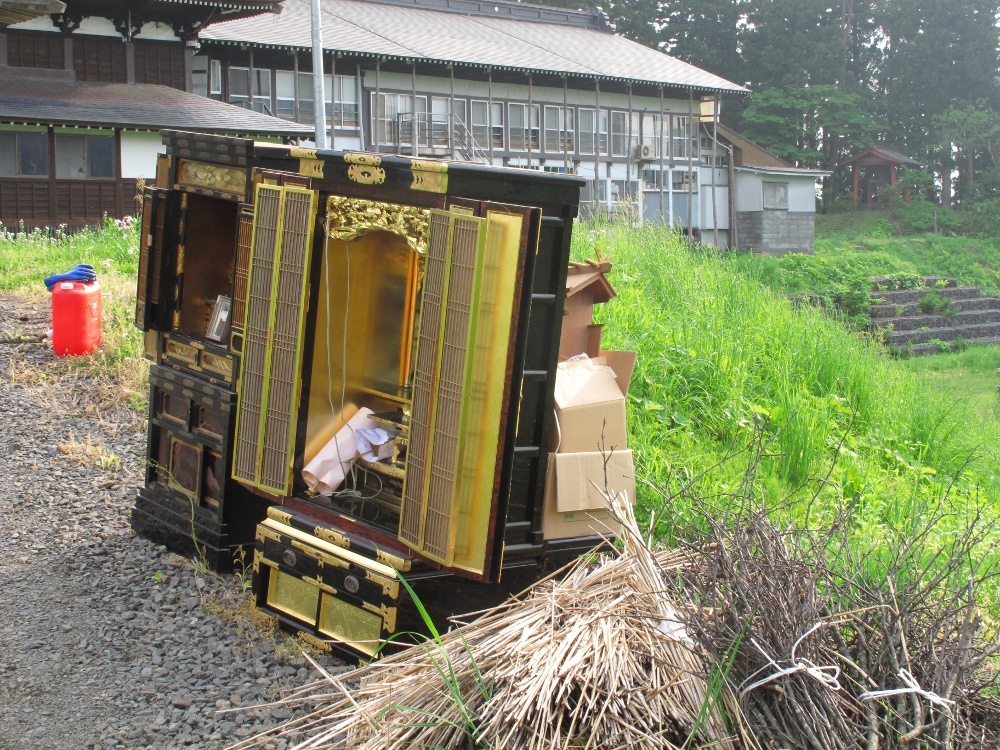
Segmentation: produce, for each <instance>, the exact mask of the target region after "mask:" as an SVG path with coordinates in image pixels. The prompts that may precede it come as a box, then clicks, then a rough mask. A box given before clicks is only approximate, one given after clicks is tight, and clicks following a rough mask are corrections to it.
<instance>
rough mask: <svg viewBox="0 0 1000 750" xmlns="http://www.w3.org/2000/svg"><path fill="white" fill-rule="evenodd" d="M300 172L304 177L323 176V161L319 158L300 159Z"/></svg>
mask: <svg viewBox="0 0 1000 750" xmlns="http://www.w3.org/2000/svg"><path fill="white" fill-rule="evenodd" d="M299 174H300V175H302V176H303V177H319V178H322V177H323V162H321V161H320V160H319V159H299Z"/></svg>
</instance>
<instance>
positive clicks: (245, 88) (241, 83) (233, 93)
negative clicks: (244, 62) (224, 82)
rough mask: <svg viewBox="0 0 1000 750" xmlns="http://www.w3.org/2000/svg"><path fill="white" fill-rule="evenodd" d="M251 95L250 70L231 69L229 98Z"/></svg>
mask: <svg viewBox="0 0 1000 750" xmlns="http://www.w3.org/2000/svg"><path fill="white" fill-rule="evenodd" d="M248 96H250V70H249V69H248V68H230V69H229V98H230V99H233V98H234V97H248Z"/></svg>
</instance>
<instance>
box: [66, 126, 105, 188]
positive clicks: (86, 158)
mask: <svg viewBox="0 0 1000 750" xmlns="http://www.w3.org/2000/svg"><path fill="white" fill-rule="evenodd" d="M67 139H81V140H82V141H83V144H82V146H83V148H82V149H81V151H80V153H81V155H82V159H81V164H82V166H80V167H79V172H77V173H75V174H72V175H70V174H65V173H61V168H60V155H61V154H60V141H62V142H63V144H65V143H66V141H67ZM98 141H99V142H100V143H101V145H102V146H106V147H109V153H108V156H109V157H110V163H107V167H108V173H107V174H94V160H93V159H92V158H91V156H90V155H91V153H93V151H94V147H95V145H96V143H97V142H98ZM115 146H116V141H115V136H114V133H67V132H56V133H55V173H56V179H57V180H114V179H116V171H117V170H116V159H115Z"/></svg>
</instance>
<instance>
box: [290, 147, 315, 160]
mask: <svg viewBox="0 0 1000 750" xmlns="http://www.w3.org/2000/svg"><path fill="white" fill-rule="evenodd" d="M288 155H289V156H291V157H292V158H293V159H315V158H316V149H314V148H304V147H302V146H292V147H291V148H289V149H288Z"/></svg>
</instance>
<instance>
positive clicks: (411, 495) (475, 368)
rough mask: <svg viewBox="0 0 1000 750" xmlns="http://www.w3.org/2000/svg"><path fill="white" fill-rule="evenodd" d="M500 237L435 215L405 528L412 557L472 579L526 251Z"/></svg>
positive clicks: (483, 536)
mask: <svg viewBox="0 0 1000 750" xmlns="http://www.w3.org/2000/svg"><path fill="white" fill-rule="evenodd" d="M512 220H513V221H515V222H519V221H520V217H513V219H512ZM497 229H501V230H502V229H503V227H502V226H501V223H498V222H497V221H491V220H490V219H483V218H477V217H474V216H466V215H459V214H450V213H446V212H440V211H432V212H431V224H430V242H429V247H428V252H427V260H426V269H425V277H424V291H423V299H422V303H421V313H420V314H421V320H420V335H419V337H418V348H417V358H416V366H415V373H414V384H413V411H412V416H411V421H410V445H409V451H408V454H407V470H406V482H405V486H404V488H403V508H402V512H401V515H400V528H399V537H400V539H401V540H402V541H404V542H405V543H406V544H408V545H409V546H410V547H412V548H413V549H415V550H417V551H419V552H420V553H422V554H423V555H425V556H427V557H429V558H430V559H432V560H436V561H438V562H441V563H443V564H445V565H448V566H455V567H458V568H461V569H463V570H468V571H470V572H473V573H481V572H482V571H483V570H484V567H485V556H486V543H487V538H488V535H489V527H488V523H489V518H490V513H491V508H492V507H493V505H494V499H495V498H494V494H495V487H494V476H495V467H496V464H497V450H498V435H499V432H500V425H501V422H502V419H503V412H504V409H503V403H502V397H498V396H497V395H496V394H498V393H499V394H502V393H503V392H504V380H505V377H506V371H507V368H506V364H507V361H506V360H507V352H508V349H509V342H510V335H511V331H510V322H511V315H512V304H513V299H514V292H515V288H516V283H517V282H516V279H517V273H516V271H517V266H516V264H517V257H518V254H517V251H518V249H519V247H520V244H519V243H520V231H519V228H518V229H517V231H512V232H508V231H500V232H499V233H498V232H497V231H495V230H497ZM498 237H499V238H500V240H501V241H500V242H498V241H496V240H497V238H498ZM511 248H513V249H512V250H511ZM512 264H513V265H512ZM477 361H478V362H477Z"/></svg>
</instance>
